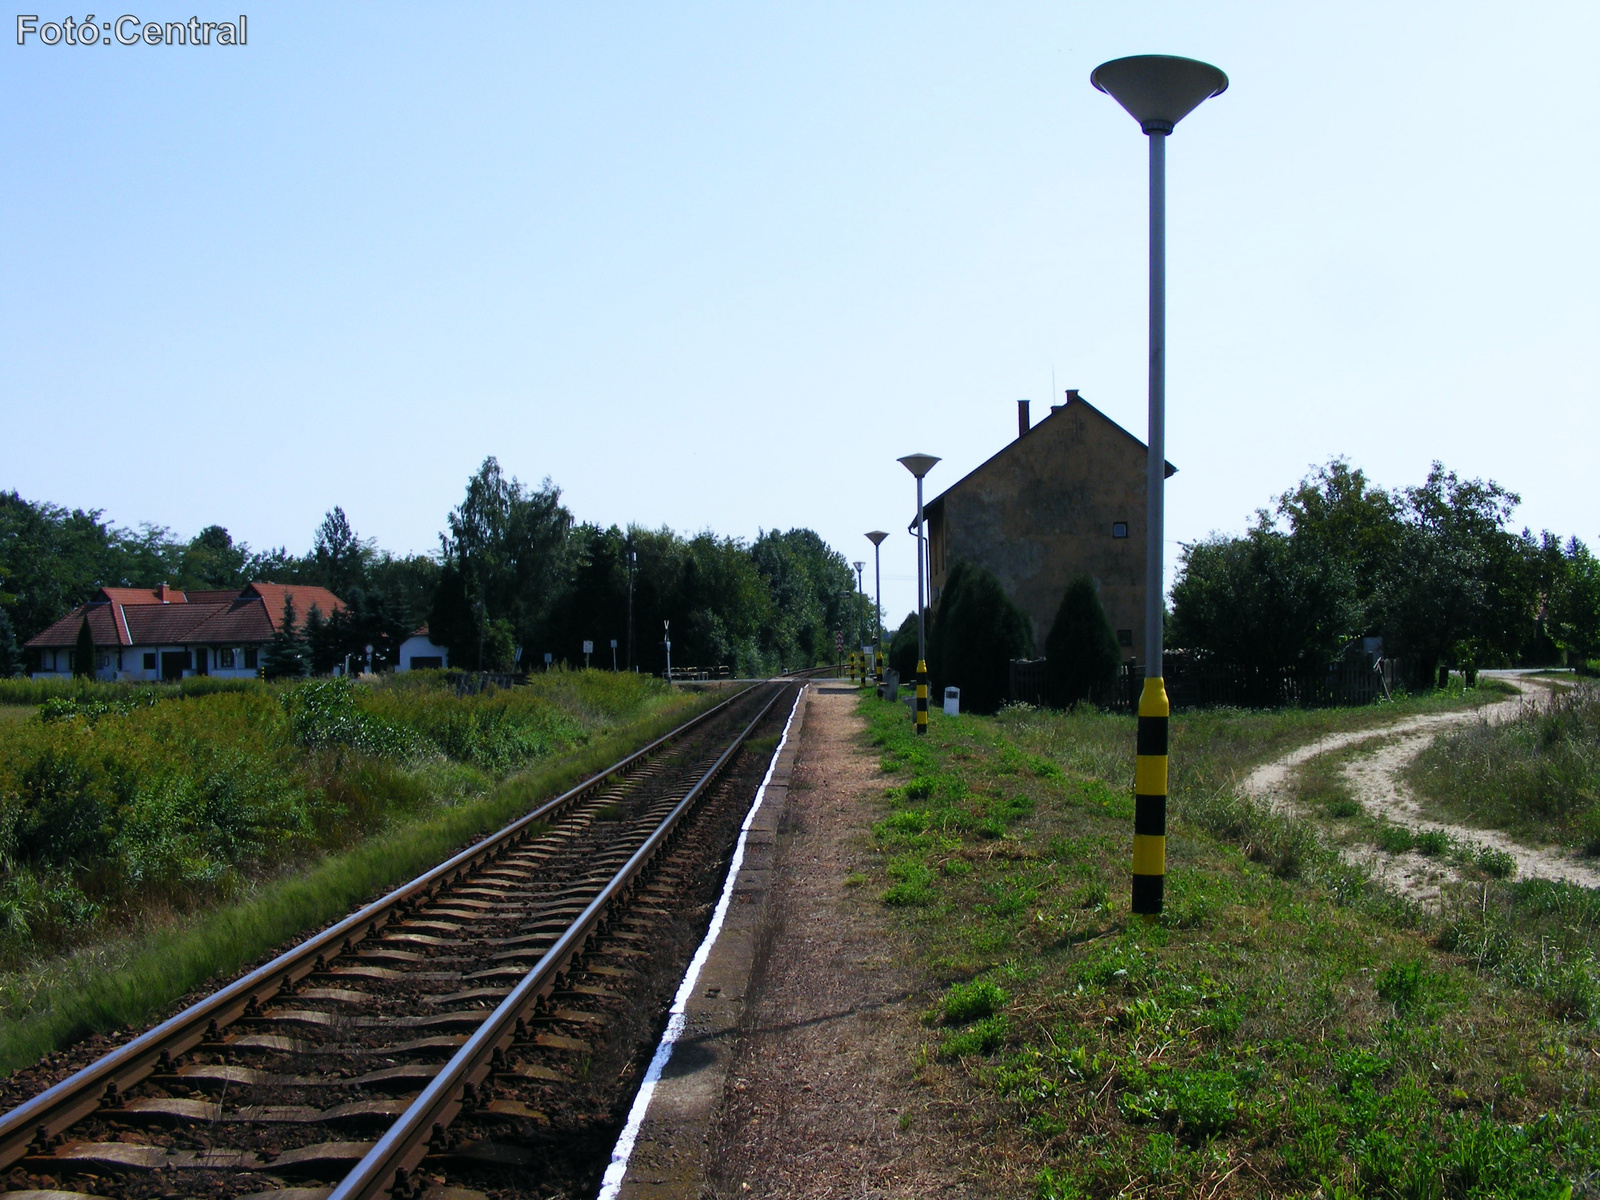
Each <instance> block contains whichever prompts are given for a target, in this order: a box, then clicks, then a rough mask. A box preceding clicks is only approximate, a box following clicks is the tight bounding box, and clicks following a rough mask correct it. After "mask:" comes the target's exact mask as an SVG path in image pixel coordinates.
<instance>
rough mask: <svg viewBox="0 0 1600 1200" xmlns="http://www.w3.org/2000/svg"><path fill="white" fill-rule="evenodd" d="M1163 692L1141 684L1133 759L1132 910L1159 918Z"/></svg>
mask: <svg viewBox="0 0 1600 1200" xmlns="http://www.w3.org/2000/svg"><path fill="white" fill-rule="evenodd" d="M1168 712H1169V708H1168V705H1167V689H1166V685H1165V684H1164V683H1162V681H1161V679H1160V677H1159V676H1158V677H1156V678H1154V679H1146V680H1145V681H1144V692H1143V693H1142V694H1141V695H1140V697H1139V733H1138V746H1137V748H1136V750H1135V757H1134V760H1133V911H1134V912H1135V913H1137V914H1139V915H1140V916H1147V917H1155V916H1160V915H1161V895H1162V891H1163V889H1164V887H1165V884H1166V880H1167V714H1168Z"/></svg>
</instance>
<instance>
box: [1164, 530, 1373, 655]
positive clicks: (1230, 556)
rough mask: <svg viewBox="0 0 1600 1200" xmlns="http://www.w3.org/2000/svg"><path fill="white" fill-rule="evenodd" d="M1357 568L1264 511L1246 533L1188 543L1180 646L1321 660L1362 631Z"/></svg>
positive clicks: (1176, 619)
mask: <svg viewBox="0 0 1600 1200" xmlns="http://www.w3.org/2000/svg"><path fill="white" fill-rule="evenodd" d="M1361 622H1362V612H1361V605H1360V602H1359V599H1358V597H1357V595H1356V588H1355V580H1354V573H1353V571H1352V569H1351V567H1350V566H1349V564H1348V563H1347V562H1346V561H1342V560H1341V559H1340V558H1339V557H1338V556H1336V555H1328V554H1325V553H1323V552H1322V551H1321V550H1320V549H1319V548H1318V546H1317V545H1316V543H1315V541H1314V540H1312V539H1309V538H1304V537H1299V538H1297V537H1294V536H1292V535H1289V534H1285V533H1282V532H1280V531H1279V530H1277V529H1275V528H1274V527H1273V524H1272V519H1271V517H1270V516H1269V515H1268V514H1266V513H1265V512H1262V513H1258V514H1257V519H1256V524H1255V526H1254V527H1253V528H1251V529H1250V530H1249V532H1248V533H1246V534H1245V536H1244V537H1223V536H1220V535H1215V534H1214V535H1212V536H1211V537H1210V538H1207V539H1206V540H1205V541H1202V542H1195V543H1192V544H1190V545H1186V546H1184V547H1183V551H1182V556H1181V563H1180V566H1179V570H1178V579H1177V582H1176V583H1174V584H1173V586H1172V627H1171V630H1170V636H1169V638H1168V642H1169V643H1170V644H1171V645H1172V646H1173V647H1174V648H1175V649H1185V650H1194V651H1199V652H1201V653H1204V654H1209V655H1212V656H1213V657H1215V658H1218V659H1220V660H1222V661H1224V662H1227V663H1232V664H1237V665H1240V666H1246V667H1254V668H1258V669H1264V670H1276V669H1282V668H1286V667H1294V666H1297V665H1299V664H1303V663H1318V664H1320V663H1323V662H1326V661H1328V660H1329V659H1331V658H1332V657H1334V656H1335V655H1337V654H1338V653H1339V651H1340V650H1341V649H1342V648H1343V647H1344V646H1345V645H1346V644H1347V643H1348V642H1349V640H1350V638H1351V637H1353V636H1355V635H1357V634H1358V633H1359V632H1360V628H1361Z"/></svg>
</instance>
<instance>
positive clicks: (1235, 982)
mask: <svg viewBox="0 0 1600 1200" xmlns="http://www.w3.org/2000/svg"><path fill="white" fill-rule="evenodd" d="M1446 702H1448V701H1446ZM1455 702H1456V703H1460V702H1462V698H1457V700H1456V701H1455ZM1436 703H1437V702H1436ZM1397 708H1399V706H1397ZM861 711H862V712H863V714H864V715H865V716H866V718H867V720H868V723H869V733H868V737H869V739H870V741H871V744H872V747H873V748H874V750H875V751H876V753H877V754H878V755H879V758H880V765H881V766H882V767H883V769H884V772H885V774H886V776H887V777H888V779H889V782H890V783H891V784H892V787H891V788H890V791H889V794H888V797H887V802H886V804H885V807H884V810H883V813H882V817H881V819H880V820H879V821H878V823H877V824H876V826H875V828H874V831H873V833H874V838H875V841H876V844H877V846H878V848H879V851H880V859H879V867H878V870H877V871H876V873H875V875H876V878H875V879H874V880H873V884H874V885H875V886H876V887H877V889H878V890H879V894H880V895H881V896H882V898H883V901H884V903H885V905H886V911H888V912H890V913H892V914H894V915H895V919H896V921H897V922H898V923H899V924H900V925H901V926H902V927H903V929H904V930H905V932H906V934H907V935H908V936H909V938H910V939H911V943H912V945H913V947H914V949H915V952H916V954H917V956H918V958H919V960H920V962H921V963H922V965H923V967H924V968H925V970H926V971H927V973H928V974H929V976H931V977H932V978H933V979H935V980H937V981H939V982H940V984H941V985H942V988H941V991H940V993H938V994H936V995H933V996H930V1003H931V1004H932V1007H931V1009H930V1012H931V1014H933V1015H932V1016H931V1017H930V1024H932V1025H933V1026H935V1027H934V1028H930V1029H929V1031H928V1033H927V1035H926V1042H925V1044H924V1049H923V1054H922V1057H921V1059H920V1060H919V1066H918V1077H919V1079H921V1080H922V1081H923V1082H924V1083H925V1084H927V1085H928V1086H930V1087H932V1088H934V1089H936V1090H937V1091H938V1092H939V1093H940V1094H941V1095H944V1096H948V1097H950V1098H951V1099H953V1100H954V1099H959V1098H964V1097H975V1099H974V1100H971V1101H969V1100H966V1099H961V1103H962V1104H963V1107H964V1108H967V1109H968V1110H969V1111H972V1112H973V1113H974V1114H975V1115H974V1118H973V1119H974V1120H977V1121H979V1122H981V1124H982V1126H983V1128H982V1131H981V1134H980V1135H979V1136H978V1137H977V1138H976V1144H978V1145H980V1146H981V1147H982V1150H981V1153H982V1154H983V1155H984V1157H985V1160H986V1164H987V1166H988V1169H989V1172H990V1174H991V1175H992V1177H993V1180H994V1183H995V1190H996V1191H997V1192H998V1193H999V1194H1002V1195H1030V1194H1031V1195H1034V1196H1038V1197H1046V1198H1050V1197H1060V1198H1065V1197H1112V1196H1146V1195H1150V1196H1154V1195H1164V1196H1191V1195H1194V1196H1200V1195H1204V1196H1237V1197H1243V1196H1251V1197H1255V1196H1285V1197H1287V1196H1298V1197H1311V1196H1313V1195H1318V1194H1320V1195H1321V1196H1323V1197H1328V1198H1332V1197H1335V1196H1344V1197H1354V1196H1363V1197H1413V1196H1415V1197H1428V1198H1433V1197H1438V1198H1441V1200H1442V1198H1444V1197H1455V1196H1461V1197H1466V1196H1474V1197H1478V1196H1483V1197H1487V1196H1518V1197H1522V1196H1550V1197H1556V1196H1561V1195H1563V1194H1570V1193H1566V1192H1565V1190H1564V1189H1566V1188H1567V1187H1568V1186H1569V1184H1570V1183H1571V1181H1572V1180H1573V1179H1575V1178H1577V1177H1579V1176H1583V1175H1586V1174H1587V1173H1588V1172H1590V1171H1594V1170H1597V1169H1600V1122H1597V1120H1596V1113H1595V1111H1594V1107H1593V1103H1592V1099H1591V1086H1592V1085H1591V1072H1590V1068H1589V1066H1588V1064H1589V1063H1590V1062H1592V1061H1594V1058H1595V1056H1596V1054H1597V1053H1600V1040H1597V1038H1596V1034H1595V1031H1594V1028H1593V1027H1592V1025H1591V1023H1590V1021H1591V1018H1590V1015H1589V1014H1590V1013H1591V1012H1593V1011H1594V1009H1593V1008H1591V1007H1590V1006H1589V1000H1588V995H1587V994H1586V992H1585V988H1587V987H1588V986H1589V982H1588V981H1591V980H1592V979H1593V973H1592V972H1591V971H1589V970H1588V968H1587V967H1582V966H1580V965H1574V960H1573V959H1572V958H1571V957H1570V956H1568V955H1567V953H1566V952H1565V951H1564V950H1563V949H1562V947H1561V945H1560V944H1558V943H1556V942H1555V941H1549V940H1547V941H1546V943H1545V960H1544V961H1545V966H1544V967H1543V970H1544V972H1545V977H1543V978H1540V977H1538V975H1537V971H1538V970H1539V969H1540V968H1539V964H1538V960H1537V956H1535V957H1533V958H1529V957H1528V956H1527V955H1525V954H1523V951H1522V948H1520V947H1519V946H1517V945H1516V942H1517V940H1518V939H1517V937H1516V931H1515V930H1514V929H1512V928H1511V927H1510V926H1509V925H1507V924H1506V923H1505V914H1504V913H1503V912H1502V911H1501V910H1500V908H1499V907H1498V899H1497V898H1498V897H1500V896H1501V895H1502V894H1503V893H1506V892H1510V891H1514V890H1515V889H1517V888H1519V887H1522V885H1504V884H1501V883H1498V882H1496V881H1495V880H1494V879H1492V878H1489V877H1487V875H1485V876H1484V877H1482V878H1480V879H1479V880H1478V881H1477V882H1476V883H1474V884H1473V885H1472V893H1473V894H1474V895H1477V896H1479V897H1480V900H1481V899H1482V898H1484V897H1487V901H1486V904H1484V905H1483V911H1482V912H1480V913H1479V922H1478V924H1476V925H1474V924H1471V923H1469V922H1467V921H1466V920H1465V913H1464V911H1462V910H1461V909H1458V908H1453V907H1447V910H1446V912H1445V913H1444V914H1443V915H1442V916H1429V917H1426V918H1425V917H1424V916H1423V915H1422V914H1420V913H1418V912H1416V911H1415V910H1413V909H1410V908H1408V907H1406V906H1405V905H1403V904H1401V903H1400V902H1398V901H1397V900H1395V899H1394V898H1392V897H1390V896H1388V895H1386V894H1385V893H1383V892H1381V891H1379V890H1378V889H1377V888H1376V887H1374V886H1373V884H1372V883H1371V882H1370V881H1369V880H1368V879H1366V878H1365V877H1364V876H1363V875H1361V874H1360V873H1359V872H1357V871H1355V870H1353V869H1351V868H1349V867H1346V866H1344V865H1343V864H1342V863H1341V862H1340V860H1339V859H1338V857H1337V856H1336V854H1335V853H1334V852H1333V851H1332V850H1331V849H1330V848H1329V847H1328V846H1327V845H1326V844H1324V843H1323V841H1321V840H1320V839H1319V838H1318V836H1317V834H1316V831H1315V829H1314V828H1313V827H1312V826H1311V825H1309V824H1308V823H1306V822H1296V821H1291V820H1287V819H1284V818H1281V817H1275V816H1273V815H1271V814H1269V813H1266V812H1263V811H1262V810H1261V809H1260V807H1259V806H1257V805H1254V804H1251V803H1249V802H1247V801H1245V800H1242V799H1240V798H1238V797H1237V796H1236V795H1235V794H1234V788H1233V785H1234V782H1235V781H1236V780H1237V779H1238V778H1239V777H1241V776H1242V774H1243V773H1244V772H1245V771H1246V770H1248V768H1249V767H1251V766H1253V765H1255V764H1256V763H1258V762H1260V761H1262V760H1263V759H1265V758H1268V757H1270V756H1272V755H1274V754H1276V753H1279V752H1282V751H1284V750H1286V749H1288V748H1290V747H1291V746H1292V745H1294V744H1296V743H1298V742H1303V741H1306V740H1309V739H1310V738H1312V737H1315V736H1318V735H1320V734H1321V733H1324V732H1332V731H1334V730H1336V729H1341V728H1360V727H1362V726H1363V723H1365V722H1370V721H1371V720H1373V719H1374V718H1373V716H1372V710H1358V711H1350V710H1344V711H1341V710H1325V711H1321V712H1307V713H1292V712H1288V713H1245V712H1198V713H1180V714H1178V715H1177V716H1175V717H1174V718H1173V721H1172V736H1171V754H1172V768H1173V770H1172V804H1171V810H1172V811H1171V819H1170V823H1169V836H1168V871H1169V874H1168V877H1167V888H1168V891H1167V905H1166V912H1165V914H1164V916H1163V917H1162V918H1161V920H1160V921H1158V922H1156V923H1147V922H1145V921H1143V920H1138V919H1133V918H1131V917H1130V915H1129V913H1128V890H1129V883H1128V870H1129V853H1130V840H1131V836H1130V835H1131V827H1132V801H1131V796H1130V795H1129V791H1130V784H1131V778H1130V776H1131V767H1132V745H1133V722H1132V721H1131V720H1130V719H1127V718H1117V717H1111V716H1107V715H1104V714H1097V713H1076V714H1068V715H1059V714H1046V713H1021V712H1006V713H1002V715H1001V716H999V717H997V718H975V717H971V716H963V717H961V718H959V719H955V720H945V719H942V717H941V716H940V715H939V714H935V715H934V717H933V724H932V727H931V731H930V733H929V735H928V736H927V737H926V738H922V739H918V738H916V737H915V736H914V734H913V733H912V732H911V729H910V726H909V723H908V722H907V721H906V720H905V715H904V710H903V708H901V707H900V706H889V705H885V704H882V703H880V702H877V701H875V700H871V699H866V700H863V701H862V703H861ZM1391 711H1394V710H1391ZM1413 711H1414V709H1413ZM1378 719H1381V717H1380V718H1378ZM1335 799H1337V797H1335ZM1440 850H1441V852H1442V853H1446V854H1452V853H1455V852H1456V849H1455V847H1453V846H1450V845H1446V846H1444V847H1442V848H1440ZM953 864H960V867H961V869H956V870H952V869H951V866H952V865H953ZM1464 886H1465V885H1464ZM1572 891H1573V890H1570V889H1569V890H1564V891H1562V890H1557V891H1551V890H1548V889H1546V890H1545V891H1544V892H1542V893H1541V896H1542V897H1543V903H1544V904H1545V905H1546V907H1547V908H1548V910H1549V916H1548V918H1547V919H1548V922H1549V923H1550V925H1551V926H1554V925H1555V924H1556V923H1558V922H1565V923H1567V924H1569V925H1572V926H1573V927H1575V928H1576V927H1584V928H1590V929H1592V928H1593V927H1594V925H1595V922H1596V919H1597V918H1600V904H1596V905H1593V906H1592V907H1590V906H1586V905H1583V904H1580V903H1579V898H1578V897H1576V896H1574V895H1573V894H1572ZM1463 894H1464V893H1463ZM1452 903H1454V901H1452ZM1530 903H1531V901H1530ZM1496 922H1499V923H1498V924H1496ZM1571 936H1572V935H1568V937H1569V938H1570V937H1571ZM1474 939H1476V940H1474ZM1568 945H1569V946H1570V945H1571V943H1568ZM1497 956H1498V958H1497ZM1518 964H1519V965H1518ZM974 985H976V986H977V987H980V988H981V987H983V985H992V987H993V988H994V989H995V990H994V991H988V990H987V989H985V990H984V992H983V994H984V995H986V996H989V997H991V998H992V997H997V996H1004V997H1005V999H1004V1000H995V1001H994V1003H993V1005H992V1011H990V1012H988V1013H987V1014H986V1015H983V1016H975V1017H974V1018H973V1019H972V1020H970V1021H969V1022H967V1023H964V1024H953V1023H951V1022H950V1021H949V1020H947V1019H946V1018H945V1015H944V1013H945V1010H944V1004H945V1001H946V1000H947V998H949V997H951V996H957V997H965V996H967V995H969V994H971V993H970V992H968V991H965V990H960V989H970V988H972V987H973V986H974ZM1563 989H1564V990H1563ZM966 1003H967V1001H966V1000H965V999H961V1000H958V1001H957V1007H958V1009H960V1010H961V1011H962V1012H963V1013H964V1012H966V1011H967V1009H966V1008H965V1007H964V1006H965V1005H966ZM979 1007H982V1006H981V1005H980V1006H979ZM1596 1095H1600V1093H1596Z"/></svg>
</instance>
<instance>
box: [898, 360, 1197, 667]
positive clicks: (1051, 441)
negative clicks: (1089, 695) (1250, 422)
mask: <svg viewBox="0 0 1600 1200" xmlns="http://www.w3.org/2000/svg"><path fill="white" fill-rule="evenodd" d="M1145 462H1146V449H1145V444H1144V443H1143V442H1141V441H1140V440H1139V439H1138V438H1136V437H1134V436H1133V435H1132V434H1131V433H1129V432H1128V431H1127V430H1126V429H1123V428H1122V426H1120V425H1118V424H1117V423H1116V422H1115V421H1113V420H1111V418H1109V417H1107V416H1106V415H1105V414H1104V413H1102V412H1101V411H1100V410H1099V409H1097V408H1095V407H1094V405H1092V404H1090V403H1089V402H1088V401H1086V400H1084V399H1083V397H1081V396H1080V395H1078V393H1077V391H1075V390H1074V391H1069V392H1068V393H1067V402H1066V403H1065V404H1062V405H1052V406H1051V409H1050V415H1049V416H1047V417H1046V418H1045V419H1044V420H1042V421H1040V422H1039V423H1038V424H1037V425H1034V426H1032V427H1031V428H1030V427H1029V420H1028V407H1027V401H1025V400H1024V401H1021V402H1020V403H1019V405H1018V433H1017V439H1016V441H1014V442H1012V443H1011V444H1010V445H1008V446H1006V447H1005V449H1003V450H1001V451H1000V452H999V453H998V454H996V455H994V457H992V458H990V459H989V460H988V461H987V462H985V463H983V464H982V465H981V466H979V467H978V468H977V469H976V470H974V471H972V472H971V473H970V474H968V475H967V476H965V477H964V478H962V479H961V480H959V481H957V482H956V483H955V484H953V485H952V486H951V487H950V488H948V489H947V490H946V491H945V492H944V493H943V494H941V495H940V496H938V497H936V498H935V499H934V500H933V501H932V502H931V503H929V504H927V505H926V506H925V511H926V513H927V518H928V574H929V581H930V583H931V585H932V589H933V592H932V596H933V601H934V604H935V605H937V604H938V600H939V593H940V590H941V589H942V587H943V584H944V581H945V579H946V578H947V577H948V576H949V574H950V568H951V567H953V566H954V565H955V564H956V563H957V562H958V561H960V560H962V559H966V560H967V561H969V562H972V563H976V564H978V565H980V566H984V567H987V568H988V569H989V570H991V571H993V572H994V573H995V575H996V576H998V577H999V579H1000V583H1001V585H1002V586H1003V587H1004V588H1005V589H1006V593H1007V594H1008V595H1009V596H1010V597H1011V598H1012V600H1014V601H1015V602H1016V604H1017V605H1018V606H1019V607H1020V608H1021V609H1022V610H1023V611H1024V612H1026V613H1027V614H1028V616H1029V617H1031V618H1032V619H1033V636H1034V648H1035V653H1037V654H1043V653H1044V642H1045V638H1046V637H1048V636H1049V633H1050V625H1051V623H1052V622H1053V621H1054V620H1055V615H1056V607H1057V605H1059V604H1060V603H1061V596H1062V593H1063V592H1065V591H1066V588H1067V584H1068V583H1070V582H1071V581H1072V579H1073V578H1075V577H1076V576H1078V575H1088V576H1089V577H1091V578H1092V579H1094V580H1095V582H1096V583H1097V584H1098V585H1099V588H1100V603H1101V604H1102V605H1104V607H1105V610H1106V616H1108V617H1109V618H1110V619H1111V627H1112V628H1113V629H1115V630H1116V631H1117V640H1118V642H1120V643H1121V646H1122V653H1123V656H1124V658H1128V659H1132V658H1134V657H1136V648H1138V647H1142V646H1143V645H1144V558H1145V546H1144V539H1145ZM1175 470H1176V468H1175V467H1173V465H1172V464H1171V463H1168V464H1167V474H1168V475H1169V476H1170V475H1171V474H1172V473H1173V472H1174V471H1175Z"/></svg>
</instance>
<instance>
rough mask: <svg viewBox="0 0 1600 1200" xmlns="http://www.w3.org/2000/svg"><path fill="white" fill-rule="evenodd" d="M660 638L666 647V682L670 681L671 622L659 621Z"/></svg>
mask: <svg viewBox="0 0 1600 1200" xmlns="http://www.w3.org/2000/svg"><path fill="white" fill-rule="evenodd" d="M661 630H662V635H661V640H662V642H664V643H665V644H666V647H667V682H668V683H669V684H670V683H671V682H672V622H671V621H663V622H661Z"/></svg>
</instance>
